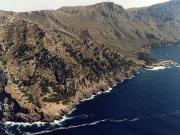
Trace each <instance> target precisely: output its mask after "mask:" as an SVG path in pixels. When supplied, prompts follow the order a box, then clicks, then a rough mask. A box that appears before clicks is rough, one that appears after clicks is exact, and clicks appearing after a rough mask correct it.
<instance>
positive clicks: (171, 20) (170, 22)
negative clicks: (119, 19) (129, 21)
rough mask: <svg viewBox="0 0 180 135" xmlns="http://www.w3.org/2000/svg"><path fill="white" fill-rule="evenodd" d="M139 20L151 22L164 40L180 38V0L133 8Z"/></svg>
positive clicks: (134, 14) (172, 40)
mask: <svg viewBox="0 0 180 135" xmlns="http://www.w3.org/2000/svg"><path fill="white" fill-rule="evenodd" d="M131 13H132V14H133V15H132V16H133V17H134V18H136V19H138V21H139V22H141V23H144V24H149V25H151V27H152V28H153V29H154V31H157V32H158V33H159V35H161V37H162V38H161V39H162V40H163V41H170V42H176V41H179V40H180V1H177V0H175V1H170V2H166V3H162V4H157V5H153V6H151V7H148V8H143V9H136V10H132V11H131Z"/></svg>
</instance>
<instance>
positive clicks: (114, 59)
mask: <svg viewBox="0 0 180 135" xmlns="http://www.w3.org/2000/svg"><path fill="white" fill-rule="evenodd" d="M0 25H1V29H0V48H1V51H0V53H1V67H2V69H1V70H2V73H1V76H2V77H1V78H2V80H3V81H2V85H1V86H2V88H1V93H4V95H9V96H7V97H6V98H4V99H3V100H2V103H1V104H2V109H1V110H2V111H1V112H2V116H3V119H2V120H3V121H7V120H8V121H24V122H35V121H48V122H49V121H53V120H56V119H60V118H61V117H62V116H63V115H64V114H66V113H68V112H69V111H70V110H72V109H73V107H74V106H75V105H76V104H77V103H78V102H79V101H80V100H82V99H84V98H87V97H90V96H91V95H92V94H95V93H97V92H98V91H104V90H107V89H108V88H109V87H112V86H113V85H114V84H115V83H116V82H118V81H121V80H123V79H126V78H128V77H131V76H132V75H134V73H135V72H136V70H137V68H138V66H137V65H136V64H135V63H134V62H133V61H132V60H129V59H126V58H125V57H123V56H121V55H120V54H119V53H118V52H117V51H114V50H112V49H109V48H107V47H105V46H104V45H102V44H96V43H95V42H93V41H92V40H90V39H86V40H84V41H83V40H80V39H79V38H76V37H75V36H73V35H69V34H68V33H65V32H62V31H57V30H53V29H43V28H41V27H39V26H38V25H37V24H35V23H33V22H32V21H29V20H22V19H17V18H15V17H12V16H7V17H1V18H0ZM4 78H5V79H4ZM13 101H16V102H13ZM17 106H18V107H21V108H22V109H15V108H16V107H17Z"/></svg>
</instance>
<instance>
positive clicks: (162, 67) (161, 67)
mask: <svg viewBox="0 0 180 135" xmlns="http://www.w3.org/2000/svg"><path fill="white" fill-rule="evenodd" d="M166 68H169V67H165V66H158V67H153V68H151V69H146V70H151V71H157V70H164V69H166Z"/></svg>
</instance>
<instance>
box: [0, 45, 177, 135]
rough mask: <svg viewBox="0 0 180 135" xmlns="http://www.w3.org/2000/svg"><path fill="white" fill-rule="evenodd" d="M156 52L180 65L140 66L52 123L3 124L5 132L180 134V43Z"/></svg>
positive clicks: (9, 134) (0, 132) (0, 126)
mask: <svg viewBox="0 0 180 135" xmlns="http://www.w3.org/2000/svg"><path fill="white" fill-rule="evenodd" d="M151 55H152V56H153V57H155V58H158V59H161V60H173V61H175V62H177V65H173V66H168V67H158V68H154V69H151V70H147V69H141V70H139V72H138V73H137V74H136V75H135V77H133V78H131V79H128V80H125V81H124V82H123V83H118V84H117V85H116V86H115V87H113V88H112V89H109V90H107V91H106V92H104V93H99V95H97V96H95V95H94V96H92V97H91V98H89V99H86V100H84V101H81V102H80V103H79V104H78V105H77V106H76V108H75V109H74V110H73V111H72V112H71V113H69V114H68V115H67V116H65V117H63V119H62V120H60V121H55V122H54V123H51V124H47V123H41V122H37V123H34V124H28V123H13V122H7V123H4V124H3V123H1V124H0V135H6V134H7V135H180V46H171V47H170V46H167V47H162V48H156V49H152V53H151Z"/></svg>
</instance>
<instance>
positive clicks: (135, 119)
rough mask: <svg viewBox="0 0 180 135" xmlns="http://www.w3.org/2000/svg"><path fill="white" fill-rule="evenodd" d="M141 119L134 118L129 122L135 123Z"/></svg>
mask: <svg viewBox="0 0 180 135" xmlns="http://www.w3.org/2000/svg"><path fill="white" fill-rule="evenodd" d="M139 119H140V118H134V119H131V120H129V121H131V122H134V121H138V120H139Z"/></svg>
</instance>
